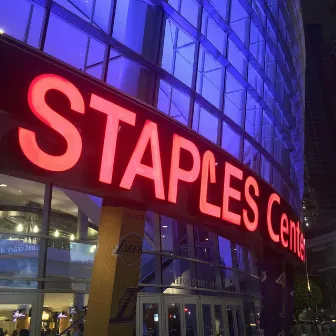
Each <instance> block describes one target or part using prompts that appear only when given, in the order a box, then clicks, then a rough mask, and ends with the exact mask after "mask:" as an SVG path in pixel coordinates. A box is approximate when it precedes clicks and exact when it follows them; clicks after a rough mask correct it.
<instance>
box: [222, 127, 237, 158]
mask: <svg viewBox="0 0 336 336" xmlns="http://www.w3.org/2000/svg"><path fill="white" fill-rule="evenodd" d="M241 141H242V138H241V136H240V135H238V134H237V133H236V132H235V131H233V130H232V129H231V127H230V126H229V125H228V124H226V123H224V122H223V128H222V148H223V149H225V150H226V151H227V152H229V153H230V154H231V155H233V156H234V157H235V158H237V159H239V160H240V158H241V155H240V152H241Z"/></svg>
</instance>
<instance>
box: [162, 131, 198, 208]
mask: <svg viewBox="0 0 336 336" xmlns="http://www.w3.org/2000/svg"><path fill="white" fill-rule="evenodd" d="M181 149H184V150H186V151H188V152H189V153H190V154H191V155H192V158H193V166H192V168H191V169H190V170H184V169H182V168H180V158H181ZM200 168H201V159H200V154H199V151H198V149H197V147H196V146H195V144H194V143H193V142H191V141H189V140H187V139H185V138H183V137H181V136H179V135H177V134H174V138H173V149H172V158H171V165H170V178H169V190H168V201H169V202H171V203H176V201H177V185H178V181H184V182H188V183H191V182H194V181H196V179H197V177H198V175H199V172H200Z"/></svg>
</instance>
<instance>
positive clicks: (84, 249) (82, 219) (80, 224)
mask: <svg viewBox="0 0 336 336" xmlns="http://www.w3.org/2000/svg"><path fill="white" fill-rule="evenodd" d="M88 227H89V219H88V217H87V216H86V215H85V213H84V212H83V211H82V210H81V209H79V208H78V219H77V239H86V238H87V237H88ZM89 248H90V245H85V244H82V243H78V244H76V250H77V251H78V252H80V253H83V254H86V253H88V249H89ZM72 289H73V290H77V291H85V290H86V284H85V283H83V284H81V283H73V284H72ZM73 306H74V307H76V312H75V313H74V314H73V316H72V320H73V322H75V321H77V320H78V319H80V318H81V317H82V316H83V314H84V311H83V307H84V294H83V293H75V294H74V298H73Z"/></svg>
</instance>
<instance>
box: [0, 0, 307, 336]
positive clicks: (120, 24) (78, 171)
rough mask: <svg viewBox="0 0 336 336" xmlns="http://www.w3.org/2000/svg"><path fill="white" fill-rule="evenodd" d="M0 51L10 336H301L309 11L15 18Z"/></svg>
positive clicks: (32, 6) (14, 0) (1, 274)
mask: <svg viewBox="0 0 336 336" xmlns="http://www.w3.org/2000/svg"><path fill="white" fill-rule="evenodd" d="M0 32H1V35H0V55H1V58H0V328H3V330H6V329H7V330H8V331H9V332H10V334H12V332H13V331H14V330H15V329H16V330H18V331H19V330H21V329H29V330H30V335H34V336H35V335H41V329H42V328H44V329H48V328H50V329H54V330H55V332H57V333H58V334H61V335H66V334H68V331H69V330H72V329H73V328H77V327H79V326H80V327H81V324H82V323H84V334H85V336H93V335H104V336H105V335H106V336H107V335H130V336H132V335H139V336H140V335H156V336H158V335H162V336H163V335H165V336H170V335H174V336H191V335H193V336H196V335H204V336H210V335H218V336H219V335H230V336H245V335H246V336H249V335H259V334H260V335H266V336H273V335H278V334H279V333H281V332H284V334H286V335H289V333H290V329H291V327H292V322H293V321H292V316H293V277H294V273H295V269H296V268H300V267H303V265H304V262H305V239H304V235H303V233H302V228H301V222H300V217H301V199H302V191H303V110H304V85H303V83H304V67H305V62H304V60H305V58H304V52H305V50H304V36H303V27H302V18H301V12H300V4H299V1H298V0H292V1H286V2H283V1H277V0H268V1H264V0H256V1H254V0H253V1H249V0H203V1H201V0H168V1H163V0H145V1H138V0H115V1H113V0H86V1H82V0H71V1H70V0H56V1H55V0H2V1H1V2H0Z"/></svg>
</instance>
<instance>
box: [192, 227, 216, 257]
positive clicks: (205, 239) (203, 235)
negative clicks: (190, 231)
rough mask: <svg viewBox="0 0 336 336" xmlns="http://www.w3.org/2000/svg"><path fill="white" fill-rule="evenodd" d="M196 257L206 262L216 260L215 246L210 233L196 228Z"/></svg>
mask: <svg viewBox="0 0 336 336" xmlns="http://www.w3.org/2000/svg"><path fill="white" fill-rule="evenodd" d="M194 239H195V257H196V259H200V260H204V261H213V260H214V253H213V252H214V251H213V244H212V243H211V240H210V233H209V231H207V230H205V229H202V228H200V227H196V226H194Z"/></svg>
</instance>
